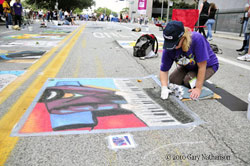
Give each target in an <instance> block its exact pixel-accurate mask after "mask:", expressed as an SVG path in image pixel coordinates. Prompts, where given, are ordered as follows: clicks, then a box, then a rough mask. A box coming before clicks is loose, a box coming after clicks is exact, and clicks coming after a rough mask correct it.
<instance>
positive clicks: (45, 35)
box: [5, 34, 65, 40]
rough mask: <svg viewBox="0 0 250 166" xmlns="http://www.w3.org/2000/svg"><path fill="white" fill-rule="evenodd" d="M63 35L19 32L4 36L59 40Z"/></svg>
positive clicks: (9, 37) (8, 37)
mask: <svg viewBox="0 0 250 166" xmlns="http://www.w3.org/2000/svg"><path fill="white" fill-rule="evenodd" d="M64 37H65V35H64V34H21V35H11V36H6V37H5V38H6V39H50V40H53V39H55V40H61V39H63V38H64Z"/></svg>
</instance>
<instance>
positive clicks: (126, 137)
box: [124, 136, 131, 145]
mask: <svg viewBox="0 0 250 166" xmlns="http://www.w3.org/2000/svg"><path fill="white" fill-rule="evenodd" d="M124 138H125V139H126V140H127V142H128V143H129V144H130V145H131V143H130V140H129V138H128V136H124Z"/></svg>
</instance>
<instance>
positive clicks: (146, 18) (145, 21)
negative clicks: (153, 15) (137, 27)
mask: <svg viewBox="0 0 250 166" xmlns="http://www.w3.org/2000/svg"><path fill="white" fill-rule="evenodd" d="M148 21H149V19H148V16H146V17H145V20H144V23H145V25H147V24H148Z"/></svg>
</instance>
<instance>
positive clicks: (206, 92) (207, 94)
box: [182, 86, 214, 99]
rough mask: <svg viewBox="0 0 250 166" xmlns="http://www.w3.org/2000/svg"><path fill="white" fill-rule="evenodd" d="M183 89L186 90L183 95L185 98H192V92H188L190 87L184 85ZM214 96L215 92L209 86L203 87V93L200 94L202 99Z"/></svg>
mask: <svg viewBox="0 0 250 166" xmlns="http://www.w3.org/2000/svg"><path fill="white" fill-rule="evenodd" d="M182 88H183V90H184V95H183V98H184V99H190V94H191V93H190V92H188V90H189V89H188V88H187V87H185V86H182ZM213 96H214V92H213V91H211V90H210V89H208V88H205V87H203V88H202V90H201V95H200V97H199V98H200V99H202V98H209V97H213Z"/></svg>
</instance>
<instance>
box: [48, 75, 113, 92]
mask: <svg viewBox="0 0 250 166" xmlns="http://www.w3.org/2000/svg"><path fill="white" fill-rule="evenodd" d="M61 82H62V83H61ZM66 82H68V83H66ZM74 82H78V83H79V84H80V85H82V86H96V87H102V88H111V89H117V87H116V85H115V83H114V81H113V79H110V78H108V79H81V78H78V79H74V78H70V79H69V78H68V79H54V80H52V81H49V82H48V84H47V85H48V87H51V86H59V85H63V84H64V85H72V84H75V85H77V84H78V83H77V84H76V83H74ZM77 86H79V85H77ZM117 90H118V89H117Z"/></svg>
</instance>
